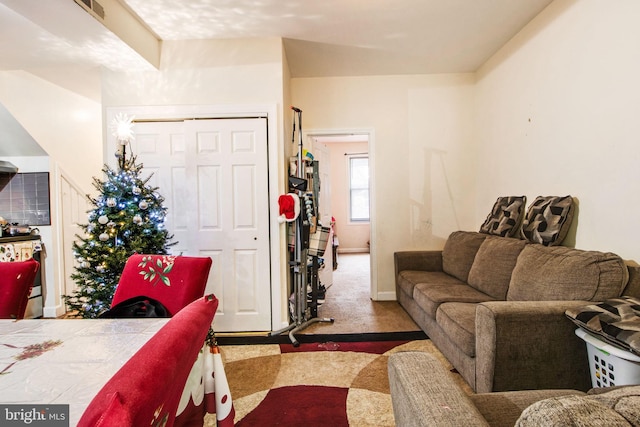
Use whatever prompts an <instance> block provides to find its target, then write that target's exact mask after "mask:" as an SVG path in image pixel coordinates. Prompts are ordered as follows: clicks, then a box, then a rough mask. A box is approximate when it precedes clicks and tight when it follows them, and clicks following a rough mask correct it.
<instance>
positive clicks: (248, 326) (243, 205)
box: [132, 118, 271, 332]
mask: <svg viewBox="0 0 640 427" xmlns="http://www.w3.org/2000/svg"><path fill="white" fill-rule="evenodd" d="M135 130H136V137H135V140H134V141H133V142H132V149H133V152H134V154H135V155H136V156H137V157H138V161H139V162H140V163H142V164H143V165H144V169H143V175H145V174H149V173H151V172H153V173H154V176H153V177H152V178H151V180H150V181H149V183H150V184H151V185H153V186H157V187H159V189H158V192H159V193H160V194H161V195H162V196H163V197H165V199H166V201H165V204H166V206H167V208H168V215H167V222H166V226H167V229H168V230H169V231H170V232H171V233H173V234H174V236H175V240H177V241H178V244H177V245H175V246H174V247H173V248H172V252H173V253H174V254H180V253H182V254H183V255H192V256H209V257H211V258H212V260H213V266H212V268H211V272H210V275H209V281H208V284H207V290H206V292H207V293H214V294H215V295H216V296H217V297H218V299H219V300H220V304H219V307H218V312H217V313H216V316H215V319H214V327H215V330H216V331H217V332H238V331H266V330H270V329H271V286H270V253H269V195H268V166H267V165H268V158H267V124H266V119H263V118H249V119H212V120H187V121H175V122H144V123H136V125H135ZM145 176H146V175H145Z"/></svg>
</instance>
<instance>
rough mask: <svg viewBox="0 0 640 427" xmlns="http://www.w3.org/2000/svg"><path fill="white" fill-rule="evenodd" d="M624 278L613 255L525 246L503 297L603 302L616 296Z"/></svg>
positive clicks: (625, 273) (625, 274)
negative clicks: (505, 295)
mask: <svg viewBox="0 0 640 427" xmlns="http://www.w3.org/2000/svg"><path fill="white" fill-rule="evenodd" d="M628 279H629V272H628V271H627V267H626V266H625V264H624V261H623V260H622V258H620V257H619V256H618V255H616V254H613V253H610V252H597V251H583V250H580V249H572V248H567V247H565V246H554V247H548V246H542V245H526V246H525V247H524V249H523V250H522V252H520V255H519V256H518V261H517V262H516V266H515V267H514V269H513V273H512V274H511V282H510V284H509V291H508V292H507V300H509V301H553V300H585V301H603V300H606V299H608V298H615V297H618V296H620V294H621V292H622V290H623V289H624V287H625V285H626V284H627V280H628Z"/></svg>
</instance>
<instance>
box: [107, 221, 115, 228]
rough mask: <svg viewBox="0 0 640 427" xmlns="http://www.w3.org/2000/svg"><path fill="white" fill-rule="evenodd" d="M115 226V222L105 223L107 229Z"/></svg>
mask: <svg viewBox="0 0 640 427" xmlns="http://www.w3.org/2000/svg"><path fill="white" fill-rule="evenodd" d="M115 226H116V223H115V222H113V221H109V222H108V223H107V227H109V228H114V227H115Z"/></svg>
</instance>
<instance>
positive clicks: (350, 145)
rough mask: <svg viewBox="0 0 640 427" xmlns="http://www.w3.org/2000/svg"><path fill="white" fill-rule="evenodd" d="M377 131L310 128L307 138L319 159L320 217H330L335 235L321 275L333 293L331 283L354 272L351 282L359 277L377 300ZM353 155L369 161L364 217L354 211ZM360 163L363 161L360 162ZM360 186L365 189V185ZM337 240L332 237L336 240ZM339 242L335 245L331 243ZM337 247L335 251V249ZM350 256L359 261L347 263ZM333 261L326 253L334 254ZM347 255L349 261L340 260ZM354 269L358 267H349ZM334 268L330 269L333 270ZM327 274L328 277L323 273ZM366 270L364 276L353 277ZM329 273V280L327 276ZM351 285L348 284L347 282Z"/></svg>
mask: <svg viewBox="0 0 640 427" xmlns="http://www.w3.org/2000/svg"><path fill="white" fill-rule="evenodd" d="M372 140H373V132H372V131H340V130H335V131H309V132H307V136H306V139H305V141H306V143H307V144H308V146H310V147H312V152H313V155H314V158H315V160H318V161H319V168H320V171H321V191H320V194H321V198H320V206H319V208H320V213H321V218H327V217H328V218H331V220H332V223H333V227H332V231H333V232H334V236H332V237H333V239H331V238H330V239H329V246H328V247H327V252H328V251H331V252H332V254H331V255H330V256H329V257H325V263H326V265H325V268H324V270H325V272H324V273H322V272H321V274H320V281H321V282H322V283H323V284H325V283H326V284H325V286H326V287H327V288H328V289H329V291H328V292H331V290H330V288H331V287H332V286H340V285H341V284H340V283H338V282H337V281H340V280H343V281H344V280H346V279H344V278H345V277H349V281H350V282H351V283H354V282H357V283H360V284H362V286H366V287H367V288H368V289H367V290H366V293H367V294H368V295H369V297H370V299H372V300H376V299H377V282H376V279H375V276H376V271H375V268H374V267H373V266H374V265H375V263H374V260H375V244H374V233H373V230H374V227H375V222H374V216H375V209H374V206H375V205H374V200H373V194H374V191H373V189H374V186H375V182H374V179H373V177H374V176H375V175H374V174H373V159H372V151H373V150H371V145H372ZM353 159H366V160H367V162H366V163H367V165H368V172H369V173H368V178H369V179H368V188H367V190H368V192H367V193H368V201H369V203H368V213H369V215H368V218H362V215H361V214H362V210H360V211H359V213H358V212H356V213H355V214H356V215H355V217H354V215H353V212H352V203H351V200H352V198H351V195H352V193H353V190H354V189H353V188H352V186H351V185H350V184H351V183H352V180H351V169H350V168H351V165H352V164H353V161H352V160H353ZM360 164H361V163H360ZM360 190H361V189H360ZM332 240H333V241H332ZM332 243H333V244H334V245H335V247H334V248H332V247H331V244H332ZM332 249H333V250H332ZM350 255H357V257H358V259H359V260H360V262H358V263H356V264H354V263H353V262H348V261H350V260H351V259H353V257H352V258H350V259H349V258H347V257H348V256H350ZM334 256H335V257H336V259H331V262H329V261H327V258H333V257H334ZM341 258H342V259H344V261H345V262H344V264H343V263H341ZM350 266H351V267H350ZM347 269H351V270H353V271H345V270H347ZM327 270H330V272H331V273H328V272H327ZM323 274H324V276H323ZM354 274H356V275H361V276H362V277H361V278H358V277H354ZM323 278H324V281H323ZM344 286H348V284H344Z"/></svg>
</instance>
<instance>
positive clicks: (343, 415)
mask: <svg viewBox="0 0 640 427" xmlns="http://www.w3.org/2000/svg"><path fill="white" fill-rule="evenodd" d="M408 350H414V351H425V352H429V353H433V354H435V355H436V356H437V357H438V358H439V359H440V360H441V361H442V362H443V364H445V366H447V367H450V365H449V363H448V362H447V361H446V359H445V358H444V357H443V356H442V354H440V352H439V351H438V350H437V349H436V348H435V347H434V346H433V345H432V344H431V341H430V340H428V339H422V340H413V341H406V340H404V341H374V342H333V341H328V342H322V343H302V344H300V346H299V347H294V346H293V345H291V344H261V345H222V346H221V353H222V357H223V361H224V364H225V371H226V375H227V380H228V382H229V387H230V389H231V396H232V398H233V403H234V408H235V413H236V417H235V423H236V426H239V427H242V426H252V427H253V426H309V427H313V426H335V427H338V426H359V427H366V426H378V427H380V426H393V425H395V424H394V419H393V410H392V407H391V397H390V395H389V381H388V377H387V359H388V357H389V355H390V354H392V353H394V352H398V351H408ZM460 381H462V380H460ZM210 421H212V420H207V424H206V425H212V426H213V425H215V423H213V424H211V423H210Z"/></svg>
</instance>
